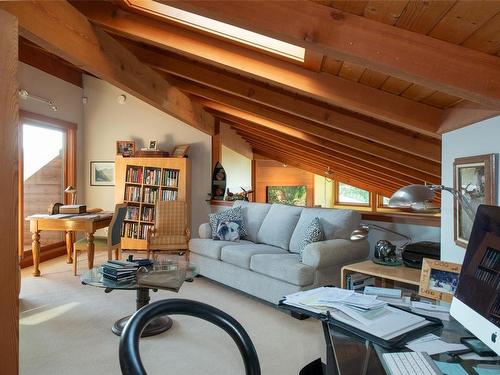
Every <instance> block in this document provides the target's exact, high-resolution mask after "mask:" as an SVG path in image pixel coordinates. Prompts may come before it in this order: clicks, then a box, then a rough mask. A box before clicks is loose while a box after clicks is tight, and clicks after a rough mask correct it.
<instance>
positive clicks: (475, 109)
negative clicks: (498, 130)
mask: <svg viewBox="0 0 500 375" xmlns="http://www.w3.org/2000/svg"><path fill="white" fill-rule="evenodd" d="M495 116H500V111H499V110H494V109H485V108H484V107H482V106H480V105H479V104H476V103H471V102H461V103H458V104H457V105H456V106H454V107H452V108H448V109H446V110H445V111H444V113H443V122H442V124H441V127H440V128H439V130H438V133H439V134H443V133H447V132H449V131H452V130H456V129H460V128H463V127H465V126H467V125H471V124H475V123H477V122H480V121H483V120H486V119H489V118H491V117H495Z"/></svg>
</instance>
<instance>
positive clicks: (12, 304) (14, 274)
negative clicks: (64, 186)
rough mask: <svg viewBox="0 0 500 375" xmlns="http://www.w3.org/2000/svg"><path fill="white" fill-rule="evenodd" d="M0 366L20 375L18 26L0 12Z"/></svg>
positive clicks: (13, 18) (7, 14) (3, 12)
mask: <svg viewBox="0 0 500 375" xmlns="http://www.w3.org/2000/svg"><path fill="white" fill-rule="evenodd" d="M0 35H2V38H0V56H2V58H1V59H0V80H1V82H2V85H0V108H2V110H1V111H0V134H1V136H0V160H1V161H2V168H0V181H2V183H1V184H0V193H1V196H2V197H3V200H2V210H0V242H1V243H2V247H1V250H0V257H1V261H0V294H1V295H2V303H1V304H0V322H1V329H0V342H1V343H2V350H0V363H2V374H17V373H19V289H20V272H19V262H18V257H17V246H18V198H19V197H18V189H17V185H18V184H17V182H18V125H17V124H18V117H19V113H18V109H19V107H18V98H17V90H18V81H17V69H18V40H19V32H18V22H17V18H16V17H14V16H13V15H11V14H9V13H7V12H5V11H3V10H0Z"/></svg>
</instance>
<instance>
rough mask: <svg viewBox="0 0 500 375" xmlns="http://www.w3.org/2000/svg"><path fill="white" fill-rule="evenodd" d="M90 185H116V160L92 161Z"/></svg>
mask: <svg viewBox="0 0 500 375" xmlns="http://www.w3.org/2000/svg"><path fill="white" fill-rule="evenodd" d="M90 186H115V162H114V161H91V162H90Z"/></svg>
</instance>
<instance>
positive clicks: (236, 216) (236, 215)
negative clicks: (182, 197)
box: [208, 207, 247, 240]
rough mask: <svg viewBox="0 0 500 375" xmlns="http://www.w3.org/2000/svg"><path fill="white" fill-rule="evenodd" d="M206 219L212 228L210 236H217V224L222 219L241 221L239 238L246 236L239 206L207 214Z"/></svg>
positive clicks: (241, 210)
mask: <svg viewBox="0 0 500 375" xmlns="http://www.w3.org/2000/svg"><path fill="white" fill-rule="evenodd" d="M208 220H209V222H210V228H211V229H212V238H215V237H217V226H218V225H219V223H220V222H221V221H223V220H227V221H239V222H240V223H241V226H240V238H241V239H242V240H244V239H245V238H246V237H247V231H246V229H245V221H244V220H243V209H242V208H241V207H235V208H230V209H228V210H224V211H221V212H217V213H215V214H209V215H208Z"/></svg>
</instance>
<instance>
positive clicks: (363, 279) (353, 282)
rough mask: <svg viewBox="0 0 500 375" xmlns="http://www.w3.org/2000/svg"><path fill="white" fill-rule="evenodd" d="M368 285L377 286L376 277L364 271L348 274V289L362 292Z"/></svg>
mask: <svg viewBox="0 0 500 375" xmlns="http://www.w3.org/2000/svg"><path fill="white" fill-rule="evenodd" d="M367 286H375V278H374V277H373V276H370V275H364V274H362V273H351V274H349V275H347V276H346V289H349V290H355V291H358V292H361V291H363V290H364V289H365V287H367Z"/></svg>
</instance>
